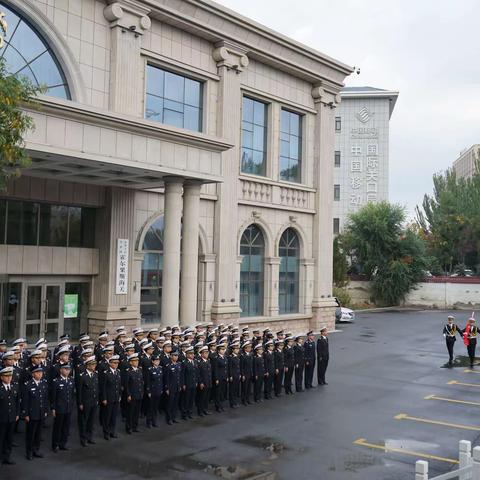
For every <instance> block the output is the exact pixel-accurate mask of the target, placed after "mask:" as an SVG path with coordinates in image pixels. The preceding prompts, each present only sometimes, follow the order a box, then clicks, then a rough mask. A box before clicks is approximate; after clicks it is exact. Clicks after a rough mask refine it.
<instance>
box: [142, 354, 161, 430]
mask: <svg viewBox="0 0 480 480" xmlns="http://www.w3.org/2000/svg"><path fill="white" fill-rule="evenodd" d="M151 361H152V365H151V367H149V368H148V375H147V377H146V380H147V381H146V383H145V391H146V393H147V398H148V408H147V428H151V427H158V425H157V415H158V413H159V412H160V408H161V405H162V395H163V382H164V379H163V368H162V366H161V365H160V357H159V355H158V354H156V353H154V354H153V355H152V357H151Z"/></svg>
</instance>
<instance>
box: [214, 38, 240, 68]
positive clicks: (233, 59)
mask: <svg viewBox="0 0 480 480" xmlns="http://www.w3.org/2000/svg"><path fill="white" fill-rule="evenodd" d="M247 52H248V50H246V49H245V48H243V47H241V46H240V45H237V44H235V43H232V42H229V41H227V40H221V41H220V42H217V43H216V44H215V50H213V53H212V55H213V59H214V60H215V61H216V62H217V67H227V70H235V71H236V72H237V73H240V72H241V71H242V70H243V69H244V68H246V67H248V63H249V61H248V57H247Z"/></svg>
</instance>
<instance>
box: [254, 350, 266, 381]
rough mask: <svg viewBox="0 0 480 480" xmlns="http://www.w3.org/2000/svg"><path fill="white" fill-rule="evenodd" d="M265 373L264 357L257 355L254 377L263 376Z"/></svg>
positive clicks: (255, 357)
mask: <svg viewBox="0 0 480 480" xmlns="http://www.w3.org/2000/svg"><path fill="white" fill-rule="evenodd" d="M264 375H265V362H264V360H263V357H259V356H258V355H255V356H254V357H253V376H254V377H259V378H260V377H263V376H264Z"/></svg>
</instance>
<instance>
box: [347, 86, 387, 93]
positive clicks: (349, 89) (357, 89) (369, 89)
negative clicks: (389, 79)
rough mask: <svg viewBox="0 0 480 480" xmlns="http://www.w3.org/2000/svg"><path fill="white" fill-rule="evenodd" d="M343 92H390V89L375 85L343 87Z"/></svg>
mask: <svg viewBox="0 0 480 480" xmlns="http://www.w3.org/2000/svg"><path fill="white" fill-rule="evenodd" d="M342 92H388V90H384V89H383V88H375V87H343V88H342Z"/></svg>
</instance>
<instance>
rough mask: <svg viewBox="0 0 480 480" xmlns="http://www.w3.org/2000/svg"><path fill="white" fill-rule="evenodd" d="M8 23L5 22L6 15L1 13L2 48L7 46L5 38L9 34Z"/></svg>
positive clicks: (0, 35) (0, 40) (0, 32)
mask: <svg viewBox="0 0 480 480" xmlns="http://www.w3.org/2000/svg"><path fill="white" fill-rule="evenodd" d="M7 30H8V23H7V21H6V20H5V13H4V12H0V48H3V46H4V45H5V39H4V38H3V37H4V36H5V35H6V34H7Z"/></svg>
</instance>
